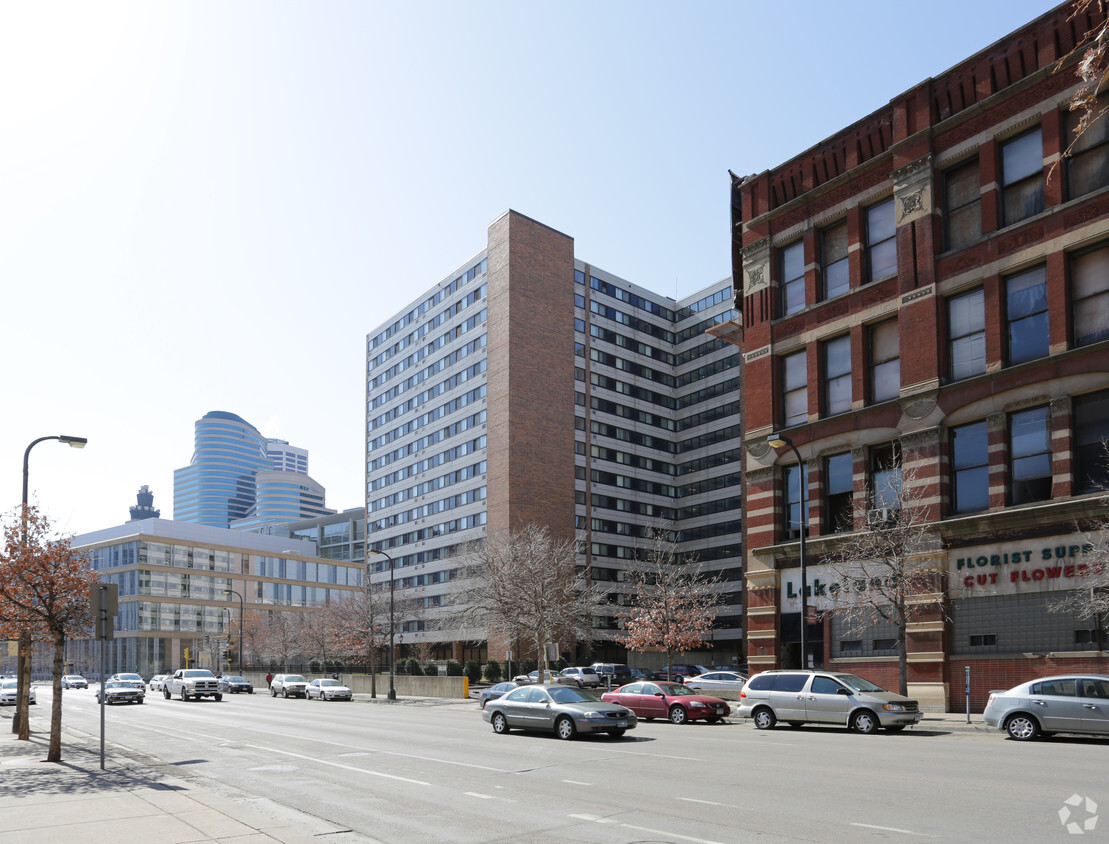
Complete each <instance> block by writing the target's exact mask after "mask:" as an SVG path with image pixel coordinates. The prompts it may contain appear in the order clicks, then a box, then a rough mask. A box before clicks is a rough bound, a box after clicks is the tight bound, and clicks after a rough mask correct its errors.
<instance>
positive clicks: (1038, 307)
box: [1005, 267, 1049, 363]
mask: <svg viewBox="0 0 1109 844" xmlns="http://www.w3.org/2000/svg"><path fill="white" fill-rule="evenodd" d="M1005 303H1006V317H1007V318H1008V328H1009V363H1022V362H1024V361H1026V360H1033V359H1035V358H1042V357H1043V356H1044V355H1046V354H1047V352H1048V334H1049V327H1048V323H1047V279H1046V277H1045V273H1044V268H1043V267H1036V268H1035V269H1032V270H1029V271H1028V272H1024V273H1021V274H1020V275H1015V276H1013V277H1012V278H1009V279H1006V281H1005Z"/></svg>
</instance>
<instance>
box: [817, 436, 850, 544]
mask: <svg viewBox="0 0 1109 844" xmlns="http://www.w3.org/2000/svg"><path fill="white" fill-rule="evenodd" d="M852 474H853V468H852V462H851V452H847V453H845V454H836V455H834V456H832V457H829V458H827V459H826V460H825V461H824V515H825V518H826V519H827V520H828V527H829V528H830V531H829V532H831V533H842V532H843V531H850V530H854V528H855V524H854V512H853V508H852V495H851V493H852Z"/></svg>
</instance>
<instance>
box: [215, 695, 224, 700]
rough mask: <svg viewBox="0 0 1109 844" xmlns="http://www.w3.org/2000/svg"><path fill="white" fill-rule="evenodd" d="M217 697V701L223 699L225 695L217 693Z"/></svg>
mask: <svg viewBox="0 0 1109 844" xmlns="http://www.w3.org/2000/svg"><path fill="white" fill-rule="evenodd" d="M215 697H216V700H217V701H220V700H223V695H221V694H216V696H215Z"/></svg>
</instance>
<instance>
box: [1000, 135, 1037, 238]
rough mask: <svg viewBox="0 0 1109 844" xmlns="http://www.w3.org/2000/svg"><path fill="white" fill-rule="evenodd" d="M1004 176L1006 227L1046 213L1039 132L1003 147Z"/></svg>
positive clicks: (1015, 139) (1004, 217) (1019, 137)
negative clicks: (1042, 212)
mask: <svg viewBox="0 0 1109 844" xmlns="http://www.w3.org/2000/svg"><path fill="white" fill-rule="evenodd" d="M1001 174H1002V176H1001V185H1002V203H1003V209H1002V218H1003V220H1004V225H1006V226H1011V225H1012V224H1013V223H1017V222H1020V221H1021V220H1023V219H1025V218H1026V217H1031V216H1033V215H1034V214H1039V213H1040V212H1041V211H1043V210H1044V145H1043V140H1042V138H1041V136H1040V130H1039V129H1033V130H1032V131H1031V132H1025V133H1024V134H1023V135H1018V136H1017V137H1015V138H1013V139H1012V140H1011V141H1007V142H1005V143H1003V144H1002V145H1001Z"/></svg>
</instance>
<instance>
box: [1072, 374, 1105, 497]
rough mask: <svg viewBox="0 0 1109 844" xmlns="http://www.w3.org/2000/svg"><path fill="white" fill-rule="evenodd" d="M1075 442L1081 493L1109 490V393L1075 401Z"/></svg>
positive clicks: (1077, 485) (1078, 482)
mask: <svg viewBox="0 0 1109 844" xmlns="http://www.w3.org/2000/svg"><path fill="white" fill-rule="evenodd" d="M1074 439H1075V446H1076V448H1077V451H1078V466H1077V472H1078V474H1077V477H1076V479H1075V486H1076V488H1077V490H1078V492H1080V493H1082V492H1100V491H1104V490H1105V489H1106V488H1109V390H1103V391H1102V392H1100V393H1090V394H1089V395H1086V396H1079V397H1078V398H1076V399H1075V400H1074Z"/></svg>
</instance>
